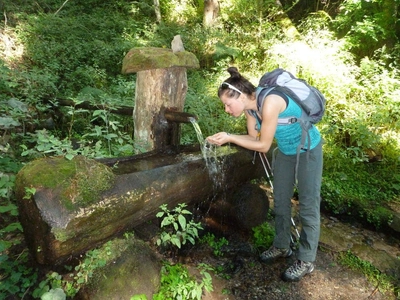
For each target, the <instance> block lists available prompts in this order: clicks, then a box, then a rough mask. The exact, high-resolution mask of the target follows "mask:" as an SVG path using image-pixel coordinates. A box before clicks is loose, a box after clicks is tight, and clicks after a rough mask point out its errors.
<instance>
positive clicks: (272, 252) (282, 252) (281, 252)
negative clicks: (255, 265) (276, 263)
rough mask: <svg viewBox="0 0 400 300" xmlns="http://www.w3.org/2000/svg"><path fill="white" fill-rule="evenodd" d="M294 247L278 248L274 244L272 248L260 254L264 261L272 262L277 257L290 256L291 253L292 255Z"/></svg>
mask: <svg viewBox="0 0 400 300" xmlns="http://www.w3.org/2000/svg"><path fill="white" fill-rule="evenodd" d="M292 253H293V252H292V249H290V248H289V249H279V248H276V247H274V246H272V247H271V248H269V249H268V250H267V251H265V252H263V253H261V255H260V259H261V260H262V261H263V262H271V261H273V260H274V259H276V258H279V257H289V256H290V255H292Z"/></svg>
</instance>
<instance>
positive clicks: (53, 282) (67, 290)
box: [32, 242, 111, 299]
mask: <svg viewBox="0 0 400 300" xmlns="http://www.w3.org/2000/svg"><path fill="white" fill-rule="evenodd" d="M110 243H111V242H108V243H107V244H106V245H105V246H104V247H105V248H104V250H105V251H101V250H100V249H93V250H90V251H88V252H86V254H85V257H84V259H83V260H82V261H81V262H80V263H79V264H78V265H77V266H76V267H75V268H74V269H73V272H72V273H69V275H68V276H69V277H68V276H67V277H63V276H62V275H60V274H59V273H57V272H51V273H49V274H47V276H46V279H45V280H42V281H41V282H40V283H39V286H38V287H37V288H36V289H35V290H34V291H33V294H32V295H33V297H34V298H39V297H41V298H42V299H43V298H46V297H50V295H52V294H54V293H58V294H62V293H63V294H64V295H65V296H67V297H74V296H75V295H76V294H77V293H78V292H79V290H80V288H81V287H82V286H83V285H84V284H86V283H87V282H88V280H89V278H91V277H92V276H93V273H94V271H95V270H96V269H97V268H101V267H104V266H105V265H106V258H105V256H104V253H105V255H106V256H107V255H111V252H110V251H111V250H110ZM67 268H69V267H67Z"/></svg>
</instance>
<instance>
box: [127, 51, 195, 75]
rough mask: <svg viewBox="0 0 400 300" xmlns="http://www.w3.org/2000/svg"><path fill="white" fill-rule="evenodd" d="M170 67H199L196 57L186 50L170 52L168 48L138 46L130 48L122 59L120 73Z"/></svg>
mask: <svg viewBox="0 0 400 300" xmlns="http://www.w3.org/2000/svg"><path fill="white" fill-rule="evenodd" d="M172 67H186V68H199V67H200V64H199V60H198V59H197V57H196V56H195V55H194V54H193V53H191V52H187V51H180V52H175V53H174V52H172V50H171V49H168V48H155V47H138V48H133V49H131V50H130V51H129V52H128V53H127V54H126V55H125V57H124V59H123V61H122V74H131V73H136V72H139V71H144V70H151V69H165V68H172Z"/></svg>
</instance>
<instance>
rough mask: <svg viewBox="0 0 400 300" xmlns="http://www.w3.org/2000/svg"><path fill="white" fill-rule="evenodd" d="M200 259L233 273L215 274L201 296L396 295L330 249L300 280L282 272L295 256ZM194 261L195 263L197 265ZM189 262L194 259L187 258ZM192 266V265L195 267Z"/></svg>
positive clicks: (216, 299) (243, 299) (224, 299)
mask: <svg viewBox="0 0 400 300" xmlns="http://www.w3.org/2000/svg"><path fill="white" fill-rule="evenodd" d="M200 260H201V262H204V263H207V264H211V265H214V266H218V265H219V266H221V267H226V269H225V271H227V274H229V275H230V276H231V277H230V278H229V279H223V278H221V277H219V276H213V288H214V290H213V291H212V292H207V293H206V295H205V296H204V297H203V298H202V300H237V299H240V300H247V299H248V300H250V299H251V300H253V299H262V300H274V299H279V300H314V299H320V300H331V299H332V300H339V299H340V300H345V299H349V300H350V299H352V300H359V299H360V300H361V299H374V300H392V299H398V298H396V297H395V295H393V294H390V293H386V294H383V293H382V292H381V291H380V290H379V287H377V286H373V285H372V284H371V283H370V282H368V280H367V279H366V278H365V276H364V275H362V274H360V273H358V272H355V271H352V270H350V269H349V268H348V267H345V266H342V265H339V264H338V263H337V262H336V261H335V256H334V254H332V253H331V252H326V251H322V250H319V251H318V255H317V260H316V266H315V270H314V271H313V272H312V273H311V274H308V275H306V276H305V277H304V278H303V279H302V280H301V281H300V282H290V283H288V282H284V281H283V280H282V279H281V278H280V276H281V274H282V273H283V271H284V270H285V269H286V268H287V267H288V266H289V265H290V264H291V262H292V261H293V260H294V257H292V258H287V259H280V260H278V261H276V262H274V263H272V264H269V265H267V264H264V263H262V262H260V261H259V259H258V256H255V255H254V256H247V257H243V256H239V255H238V256H236V257H233V258H226V259H221V258H219V259H218V260H216V259H213V258H212V257H211V256H208V257H207V258H206V256H204V258H202V259H200ZM198 262H199V261H197V262H196V263H194V262H193V265H196V264H197V263H198ZM187 263H188V265H192V263H190V262H187ZM192 270H193V268H192Z"/></svg>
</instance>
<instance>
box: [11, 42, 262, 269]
mask: <svg viewBox="0 0 400 300" xmlns="http://www.w3.org/2000/svg"><path fill="white" fill-rule="evenodd" d="M182 48H183V47H181V48H180V49H179V50H180V51H173V50H170V49H165V48H134V49H132V50H130V51H129V52H128V53H127V55H126V56H125V58H124V60H123V68H122V72H123V73H124V74H129V73H134V72H137V79H136V93H135V110H134V116H133V119H134V123H135V131H134V136H135V139H140V140H144V141H146V144H147V149H146V150H147V151H146V152H145V153H143V154H141V155H136V156H132V157H121V158H115V159H107V160H100V161H96V160H91V159H87V158H85V157H80V156H76V157H74V158H73V159H72V160H70V161H69V160H67V159H65V158H64V157H49V158H42V159H38V160H35V161H32V162H30V163H29V164H27V165H26V166H25V167H24V168H23V169H22V170H21V171H20V172H19V174H18V175H17V180H16V195H17V198H18V205H19V212H20V221H21V224H22V226H23V229H24V234H25V237H26V242H27V245H28V247H29V249H30V251H31V254H32V255H33V257H34V258H35V260H36V261H37V262H38V263H39V264H41V265H54V264H63V263H65V262H67V261H68V260H69V259H71V258H73V257H77V256H79V255H80V254H82V253H84V252H85V251H87V250H90V249H93V248H95V247H97V246H99V245H101V244H103V243H105V242H106V241H108V240H110V239H112V238H113V237H115V236H118V235H119V234H121V233H124V232H126V231H128V230H132V229H133V228H135V226H139V225H140V224H142V223H144V222H146V221H148V220H150V219H154V217H155V215H156V213H157V212H158V211H159V206H160V205H162V204H165V203H166V204H168V206H169V207H175V206H176V205H177V204H178V203H186V204H188V205H193V204H196V203H200V202H206V201H210V199H211V198H215V195H218V194H219V193H221V192H223V191H227V190H231V189H233V188H236V187H238V186H240V185H242V184H244V183H246V182H248V181H249V180H251V179H254V178H259V177H261V176H262V174H263V170H262V167H261V166H260V164H256V165H253V164H252V156H253V153H252V152H250V151H247V150H244V149H242V148H235V147H222V148H226V149H229V151H225V153H223V152H221V154H219V158H217V159H223V160H224V166H223V169H221V172H224V174H225V176H224V182H223V183H222V184H220V185H219V187H217V186H216V185H215V184H214V182H213V178H211V176H210V174H209V172H208V170H207V167H206V163H205V160H204V158H203V156H202V154H201V152H200V149H199V147H198V145H197V146H196V145H191V147H187V148H183V147H180V143H179V137H180V130H179V124H180V123H182V122H189V118H190V117H195V116H192V115H190V114H187V113H184V112H183V108H184V100H185V96H186V90H187V79H186V68H197V67H198V61H197V59H196V57H195V56H194V55H193V54H192V53H189V52H187V51H184V50H182ZM27 188H28V189H27ZM29 191H34V192H29Z"/></svg>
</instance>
